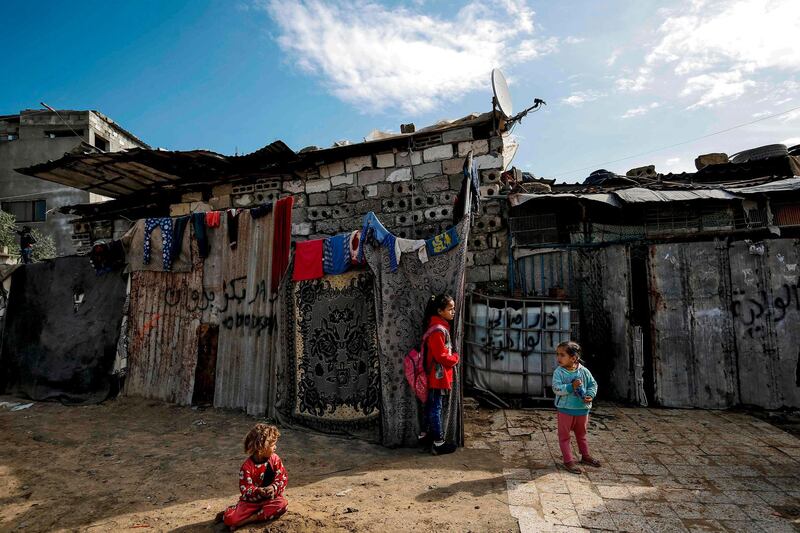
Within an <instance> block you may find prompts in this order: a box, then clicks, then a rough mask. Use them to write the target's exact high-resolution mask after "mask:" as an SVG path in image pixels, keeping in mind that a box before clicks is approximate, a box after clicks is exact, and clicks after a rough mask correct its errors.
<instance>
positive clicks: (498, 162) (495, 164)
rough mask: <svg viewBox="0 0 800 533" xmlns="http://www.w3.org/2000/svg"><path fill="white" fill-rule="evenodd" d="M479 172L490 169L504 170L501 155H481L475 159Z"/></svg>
mask: <svg viewBox="0 0 800 533" xmlns="http://www.w3.org/2000/svg"><path fill="white" fill-rule="evenodd" d="M473 161H474V162H475V166H476V167H477V168H478V170H483V169H489V168H499V169H501V170H502V168H503V157H502V156H499V155H492V154H487V155H481V156H478V157H476V158H474V159H473Z"/></svg>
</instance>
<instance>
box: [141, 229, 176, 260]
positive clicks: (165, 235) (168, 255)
mask: <svg viewBox="0 0 800 533" xmlns="http://www.w3.org/2000/svg"><path fill="white" fill-rule="evenodd" d="M157 227H160V228H161V256H162V258H161V259H162V264H163V266H164V270H170V269H171V268H172V219H171V218H169V217H165V218H148V219H146V220H145V221H144V254H143V256H142V262H143V263H144V264H145V265H148V264H150V235H151V234H152V233H153V230H154V229H156V228H157Z"/></svg>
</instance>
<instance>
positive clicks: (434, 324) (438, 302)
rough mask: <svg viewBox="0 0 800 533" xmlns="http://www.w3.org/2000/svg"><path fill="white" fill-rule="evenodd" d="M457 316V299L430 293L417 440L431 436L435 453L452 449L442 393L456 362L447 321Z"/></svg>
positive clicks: (446, 387)
mask: <svg viewBox="0 0 800 533" xmlns="http://www.w3.org/2000/svg"><path fill="white" fill-rule="evenodd" d="M455 316H456V303H455V301H454V300H453V298H452V297H451V296H449V295H447V294H440V295H438V296H431V298H430V300H428V305H427V306H426V307H425V319H424V322H423V325H424V327H425V330H426V332H425V336H426V337H427V339H426V340H425V343H424V344H425V345H424V350H425V369H426V370H427V372H428V401H427V402H425V417H424V420H423V425H422V430H423V433H422V434H420V437H419V438H420V441H421V442H427V441H428V440H429V439H432V440H433V446H432V447H431V451H432V452H433V454H434V455H442V454H445V453H452V452H454V451H455V450H456V446H455V444H453V443H446V442H445V441H444V432H443V431H442V397H443V396H444V395H446V394H447V393H448V391H450V389H452V388H453V367H454V366H455V365H456V364H457V363H458V354H457V353H454V352H453V346H452V344H451V342H450V322H452V320H453V318H454V317H455Z"/></svg>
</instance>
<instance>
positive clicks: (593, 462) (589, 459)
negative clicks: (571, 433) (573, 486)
mask: <svg viewBox="0 0 800 533" xmlns="http://www.w3.org/2000/svg"><path fill="white" fill-rule="evenodd" d="M581 463H583V464H585V465H589V466H593V467H595V468H600V461H598V460H597V459H595V458H594V457H592V456H590V455H585V456H583V457H581Z"/></svg>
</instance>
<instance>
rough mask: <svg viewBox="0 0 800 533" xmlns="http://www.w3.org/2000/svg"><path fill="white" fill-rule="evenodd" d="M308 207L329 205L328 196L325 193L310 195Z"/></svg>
mask: <svg viewBox="0 0 800 533" xmlns="http://www.w3.org/2000/svg"><path fill="white" fill-rule="evenodd" d="M308 205H310V206H317V205H328V195H327V194H326V193H324V192H318V193H314V194H309V195H308Z"/></svg>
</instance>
